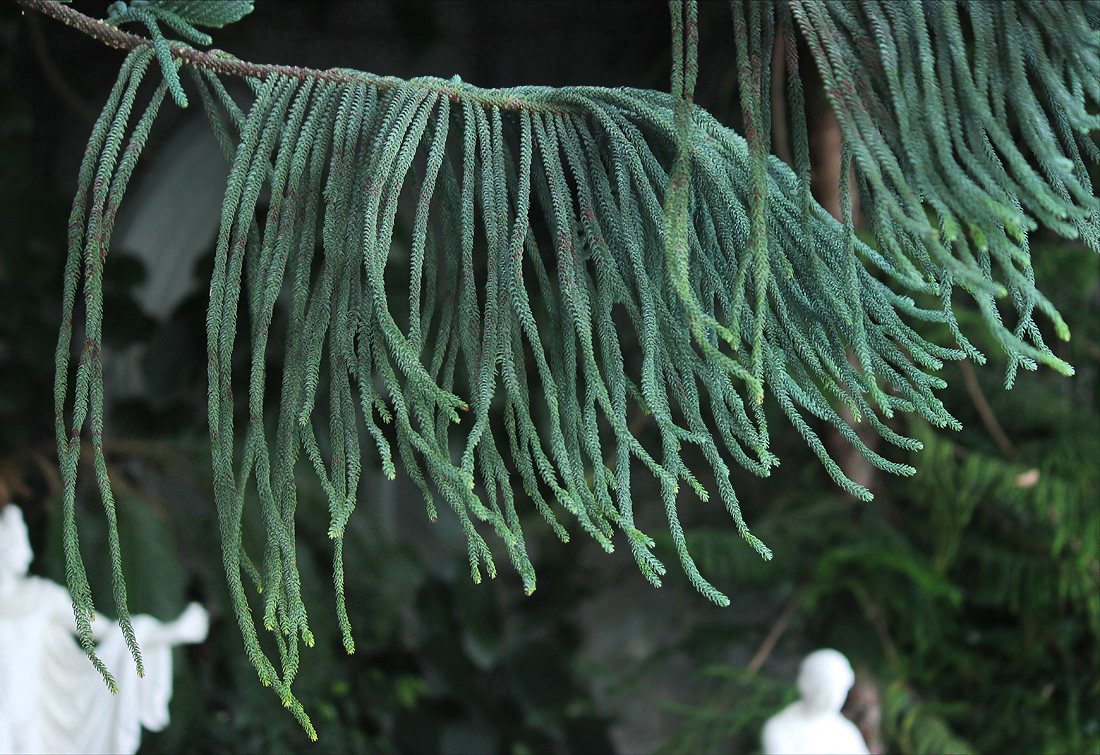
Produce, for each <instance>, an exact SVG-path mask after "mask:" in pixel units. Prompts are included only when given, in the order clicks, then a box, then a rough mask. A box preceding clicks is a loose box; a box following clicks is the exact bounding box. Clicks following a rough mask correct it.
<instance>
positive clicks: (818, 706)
mask: <svg viewBox="0 0 1100 755" xmlns="http://www.w3.org/2000/svg"><path fill="white" fill-rule="evenodd" d="M855 680H856V675H855V672H854V671H852V664H850V663H848V659H847V658H845V657H844V656H843V655H841V654H840V653H838V652H837V651H835V650H818V651H816V652H813V653H810V654H809V655H808V656H806V657H805V659H803V661H802V666H801V667H800V668H799V671H798V691H799V692H800V693H802V700H803V701H804V702H805V704H806V707H808V708H810V709H811V710H814V711H820V712H832V713H839V712H840V709H841V708H842V707H843V706H844V700H845V698H847V697H848V690H850V689H851V688H852V684H854V683H855Z"/></svg>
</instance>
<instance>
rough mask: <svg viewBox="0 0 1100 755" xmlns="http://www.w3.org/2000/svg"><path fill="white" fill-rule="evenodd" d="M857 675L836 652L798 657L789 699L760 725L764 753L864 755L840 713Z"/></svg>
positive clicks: (850, 725)
mask: <svg viewBox="0 0 1100 755" xmlns="http://www.w3.org/2000/svg"><path fill="white" fill-rule="evenodd" d="M855 679H856V675H855V672H853V671H852V665H851V664H850V663H848V659H847V658H845V657H844V656H843V655H841V654H840V653H838V652H837V651H835V650H818V651H816V652H813V653H810V654H809V655H808V656H806V657H805V658H804V659H803V661H802V666H801V667H800V668H799V671H798V691H799V692H800V693H801V695H802V699H800V700H798V701H796V702H793V703H791V704H790V705H788V706H787V707H786V708H784V709H783V710H782V711H780V712H779V713H777V714H775V715H774V716H772V717H771V718H769V719H768V721H767V723H765V724H764V730H763V732H762V735H761V738H762V740H763V745H764V752H765V753H766V755H868V750H867V744H866V742H864V741H863V735H862V734H860V733H859V729H858V728H857V727H856V725H855V724H854V723H852V722H851V721H849V720H848V719H847V718H845V717H844V716H842V715H841V714H840V709H841V708H842V707H843V706H844V699H845V698H846V697H848V690H850V689H851V688H852V684H853V683H854V682H855Z"/></svg>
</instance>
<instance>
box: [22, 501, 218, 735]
mask: <svg viewBox="0 0 1100 755" xmlns="http://www.w3.org/2000/svg"><path fill="white" fill-rule="evenodd" d="M32 558H34V553H33V552H32V551H31V546H30V541H29V540H28V538H27V527H26V525H25V524H24V523H23V514H22V512H21V511H20V509H19V508H18V507H17V506H14V505H10V504H9V505H7V506H5V507H4V508H3V510H2V513H0V753H66V752H72V753H133V752H136V751H137V748H138V743H139V742H140V741H141V727H142V726H144V727H145V728H147V729H150V730H151V731H158V730H160V729H163V728H164V727H165V726H166V725H167V724H168V701H169V699H170V698H171V697H172V646H173V645H178V644H182V643H194V642H201V641H202V640H204V639H205V638H206V632H207V628H208V619H207V613H206V609H204V608H203V607H202V606H201V605H199V604H198V603H192V604H191V605H189V606H188V607H187V609H186V610H185V611H184V612H183V614H181V615H180V617H179V618H178V619H176V620H175V621H173V622H169V623H167V624H165V623H162V622H160V621H157V620H156V619H154V618H152V617H151V616H134V617H133V625H134V632H135V634H136V635H137V640H138V643H139V645H140V646H141V653H142V659H143V661H144V665H145V677H144V678H143V679H139V678H138V676H137V672H136V670H135V669H134V663H133V660H132V659H131V658H130V651H129V649H128V648H127V647H126V642H125V640H124V639H123V636H122V631H121V630H120V629H119V628H118V625H117V624H115V623H113V622H112V621H110V620H109V619H107V618H106V617H104V616H100V615H98V614H97V617H96V621H95V622H94V623H93V625H92V627H93V629H94V630H95V634H96V641H97V643H98V644H97V647H96V653H97V654H98V655H99V657H100V658H101V659H102V660H103V662H104V663H105V664H106V665H107V667H108V668H109V669H111V671H112V673H113V674H114V677H115V681H116V682H117V684H118V694H117V695H112V694H111V692H110V691H109V690H108V689H107V686H106V685H105V684H104V682H103V679H102V677H100V675H99V672H98V671H96V670H95V669H94V668H93V667H92V665H91V663H89V662H88V658H87V657H86V656H85V655H84V651H83V650H81V649H80V646H79V645H78V644H77V643H76V640H75V638H74V631H75V629H76V624H75V620H74V619H73V606H72V600H71V599H70V597H69V593H68V592H67V591H66V590H65V588H63V587H61V586H60V585H58V584H55V583H54V582H51V581H49V580H47V579H42V578H40V577H32V576H28V575H27V568H28V567H29V566H30V562H31V559H32Z"/></svg>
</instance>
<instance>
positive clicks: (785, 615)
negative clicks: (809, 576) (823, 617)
mask: <svg viewBox="0 0 1100 755" xmlns="http://www.w3.org/2000/svg"><path fill="white" fill-rule="evenodd" d="M804 592H806V583H803V584H801V585H799V587H798V589H797V590H795V592H794V595H792V596H791V597H790V599H789V600H788V601H787V604H786V605H785V606H783V611H782V612H781V613H780V614H779V617H778V618H777V619H776V620H775V623H774V624H772V628H771V630H770V631H769V632H768V636H767V637H765V638H764V641H763V642H761V643H760V647H759V648H757V650H756V653H755V654H754V655H753V656H752V660H750V661H749V663H748V665H747V666H745V670H746V671H748V672H749V673H750V674H753V673H756V672H757V671H759V670H760V667H761V666H763V665H764V661H766V660H768V656H769V655H771V652H772V650H773V649H774V648H775V644H776V643H777V642H779V638H780V637H782V636H783V632H785V631H786V629H787V625H788V624H789V623H790V622H791V617H793V616H794V612H795V611H796V610H798V604H799V602H800V601H801V600H802V594H803V593H804Z"/></svg>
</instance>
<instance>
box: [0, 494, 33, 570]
mask: <svg viewBox="0 0 1100 755" xmlns="http://www.w3.org/2000/svg"><path fill="white" fill-rule="evenodd" d="M32 559H34V552H33V551H32V550H31V541H30V538H29V537H28V536H27V525H26V524H24V523H23V511H22V509H20V508H19V507H18V506H15V505H13V504H10V503H9V504H8V505H6V506H4V508H3V509H2V510H0V578H3V577H22V576H25V575H26V573H27V569H28V568H30V565H31V560H32Z"/></svg>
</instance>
